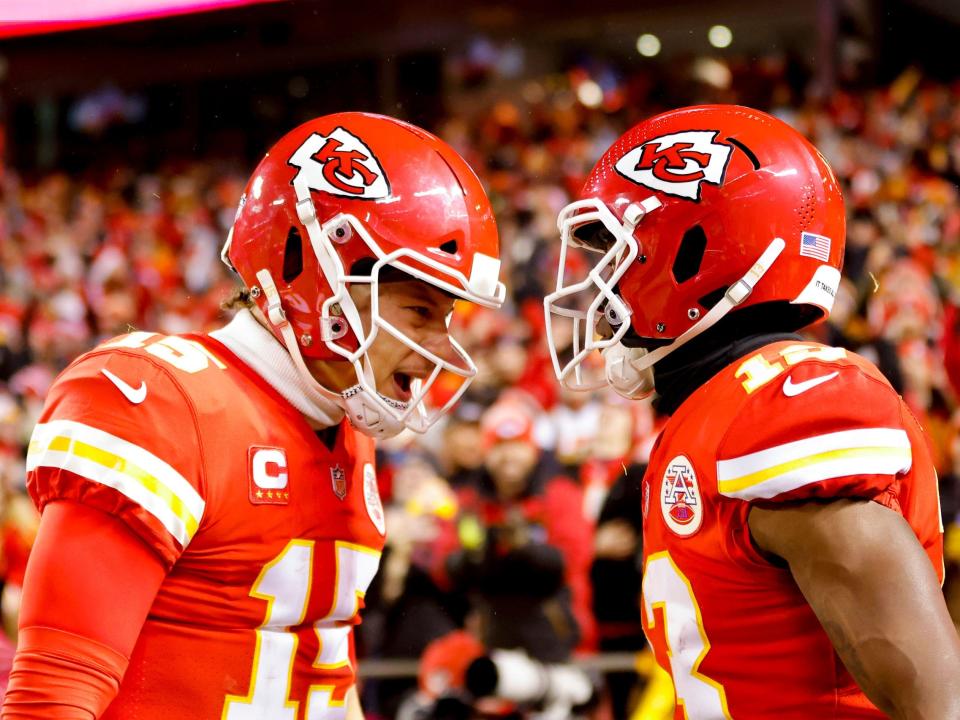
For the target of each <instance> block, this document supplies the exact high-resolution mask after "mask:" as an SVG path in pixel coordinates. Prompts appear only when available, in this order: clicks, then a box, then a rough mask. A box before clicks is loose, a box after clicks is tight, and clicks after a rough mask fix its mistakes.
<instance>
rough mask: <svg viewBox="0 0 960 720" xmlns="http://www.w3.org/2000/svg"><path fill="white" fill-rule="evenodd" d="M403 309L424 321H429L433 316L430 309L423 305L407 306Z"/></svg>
mask: <svg viewBox="0 0 960 720" xmlns="http://www.w3.org/2000/svg"><path fill="white" fill-rule="evenodd" d="M405 309H406V310H409V311H410V312H412V313H415V314H416V315H417V316H418V317H420V318H423V319H424V320H429V319H430V317H431V315H432V314H433V313H431V312H430V308H428V307H426V306H425V305H407V306H406V308H405Z"/></svg>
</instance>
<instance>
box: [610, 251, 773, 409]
mask: <svg viewBox="0 0 960 720" xmlns="http://www.w3.org/2000/svg"><path fill="white" fill-rule="evenodd" d="M785 247H786V243H785V242H784V241H783V240H782V239H781V238H774V239H773V241H772V242H771V243H770V244H769V245H768V246H767V249H766V250H764V251H763V253H762V254H761V255H760V258H759V259H758V260H757V261H756V262H755V263H754V264H753V266H752V267H751V268H750V269H749V270H748V271H747V272H746V274H744V276H743V277H742V278H740V279H739V280H737V281H736V282H735V283H734V284H733V285H731V286H730V287H729V288H727V291H726V292H725V293H724V294H723V298H721V299H720V302H718V303H717V304H716V305H714V306H713V307H712V308H711V309H710V311H709V312H708V313H707V314H706V315H704V316H703V318H701V320H700V322H698V323H695V324H694V325H692V326H691V327H690V328H688V329H687V331H686V332H684V333H682V334H681V335H680V336H679V337H677V338H676V339H675V340H674V341H673V342H672V343H670V344H669V345H663V346H662V347H658V348H656V349H655V350H651V351H647V350H644V349H643V348H628V347H624V346H623V344H622V343H617V344H616V345H614V346H611V347H609V348H607V349H606V350H604V352H603V358H604V366H605V367H604V372H605V376H606V379H607V382H608V383H609V384H610V386H611V387H613V389H614V390H615V391H616V392H617V393H618V394H620V395H623V396H624V397H626V398H629V399H633V400H638V399H641V398H644V397H647V396H648V395H650V393H652V392H653V366H654V364H656V363H657V362H659V361H660V360H662V359H663V358H665V357H666V356H667V355H669V354H670V353H672V352H673V351H674V350H676V349H677V348H679V347H680V346H682V345H685V344H686V343H688V342H690V341H691V340H693V339H694V338H695V337H697V336H698V335H700V334H702V333H704V332H705V331H707V330H709V329H710V328H711V327H713V326H714V325H716V324H717V323H718V322H719V321H720V319H721V318H723V317H724V316H725V315H726V314H727V313H729V312H730V311H731V310H733V309H734V308H735V307H737V306H738V305H740V304H741V303H742V302H743V301H744V300H746V299H747V298H748V297H750V294H751V293H752V292H753V288H754V287H756V285H757V283H758V282H760V278H762V277H763V276H764V275H766V273H767V271H768V270H769V269H770V268H771V266H772V265H773V263H774V262H775V261H776V259H777V258H778V257H779V256H780V253H782V252H783V249H784V248H785Z"/></svg>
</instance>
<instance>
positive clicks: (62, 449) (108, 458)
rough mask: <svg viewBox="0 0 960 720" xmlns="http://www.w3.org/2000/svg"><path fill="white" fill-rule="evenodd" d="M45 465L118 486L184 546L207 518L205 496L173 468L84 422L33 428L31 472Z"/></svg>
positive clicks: (28, 460) (29, 457) (29, 470)
mask: <svg viewBox="0 0 960 720" xmlns="http://www.w3.org/2000/svg"><path fill="white" fill-rule="evenodd" d="M43 467H46V468H58V469H61V470H67V471H69V472H72V473H74V474H76V475H79V476H81V477H84V478H86V479H87V480H90V481H92V482H95V483H99V484H101V485H106V486H107V487H111V488H113V489H114V490H117V491H118V492H120V493H122V494H123V495H125V496H126V497H127V498H129V499H130V500H132V501H133V502H135V503H137V504H138V505H140V506H141V507H142V508H143V509H144V510H146V511H147V512H149V513H150V514H151V515H153V516H154V517H155V518H156V519H157V520H158V521H159V522H160V523H161V524H162V525H163V526H164V528H166V529H167V531H168V532H169V533H170V534H171V535H172V536H173V537H174V538H176V540H177V541H178V542H179V543H180V545H181V547H184V548H185V547H186V546H187V545H188V544H189V543H190V540H191V539H192V538H193V536H194V534H195V533H196V532H197V528H198V526H199V525H200V520H201V519H202V518H203V511H204V506H205V503H204V500H203V498H202V497H200V494H199V493H198V492H197V491H196V490H195V489H194V488H193V486H191V485H190V483H189V482H188V481H187V480H186V478H184V477H183V475H181V474H180V473H179V472H177V471H176V470H175V469H174V468H173V467H171V466H170V465H169V464H167V463H166V462H164V461H163V460H161V459H160V458H159V457H157V456H156V455H154V454H153V453H151V452H149V451H147V450H145V449H144V448H142V447H140V446H139V445H136V444H134V443H131V442H129V441H127V440H124V439H123V438H119V437H117V436H116V435H111V434H110V433H108V432H104V431H103V430H100V429H98V428H95V427H92V426H90V425H86V424H84V423H80V422H76V421H74V420H51V421H50V422H47V423H42V424H39V425H37V426H36V428H34V431H33V436H32V437H31V438H30V445H29V449H28V452H27V472H32V471H34V470H36V469H37V468H43Z"/></svg>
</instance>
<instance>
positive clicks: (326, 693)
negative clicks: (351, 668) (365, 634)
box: [221, 540, 380, 720]
mask: <svg viewBox="0 0 960 720" xmlns="http://www.w3.org/2000/svg"><path fill="white" fill-rule="evenodd" d="M313 553H314V541H313V540H291V541H290V542H289V543H287V546H286V547H285V548H284V549H283V551H282V552H281V553H280V554H279V555H277V556H276V557H275V558H274V559H273V560H271V561H270V562H269V563H267V564H266V565H265V566H264V568H263V570H262V571H261V572H260V576H259V577H258V578H257V581H256V582H255V583H254V584H253V588H252V589H251V590H250V595H251V596H252V597H255V598H259V599H261V600H266V601H267V613H266V617H265V618H264V621H263V624H262V625H261V626H260V628H259V629H258V630H257V644H256V649H255V651H254V653H253V670H252V672H251V674H250V690H249V692H248V693H247V695H246V697H239V696H236V695H228V696H227V697H226V699H225V700H224V703H223V713H222V715H221V718H222V720H296V718H297V710H298V709H299V706H300V703H299V701H298V700H294V699H292V698H291V697H290V685H291V679H292V676H293V664H294V661H295V659H296V654H297V636H296V634H295V633H294V632H291V630H290V628H291V627H296V626H298V625H300V624H302V623H303V619H304V616H305V615H306V612H307V604H308V602H309V600H310V591H311V587H312V584H313ZM336 553H337V569H336V577H337V585H336V587H335V588H334V596H333V602H332V603H331V608H330V612H329V613H327V615H326V616H325V617H324V618H323V619H322V620H318V621H317V622H316V623H314V631H315V632H316V633H317V637H318V639H319V641H320V652H319V653H318V655H317V658H316V660H315V661H314V662H313V665H312V667H313V668H317V669H331V668H338V667H343V666H345V665H348V664H349V663H350V655H349V640H350V626H349V625H347V624H345V622H346V621H348V620H350V619H352V618H353V617H354V616H355V615H356V614H357V610H358V604H359V599H360V598H362V597H363V594H364V593H365V592H366V589H367V586H368V585H369V584H370V582H371V581H372V580H373V576H374V575H376V573H377V567H378V565H379V563H380V553H379V552H377V551H376V550H371V549H370V548H365V547H363V546H361V545H354V544H352V543H348V542H337V543H336ZM333 689H334V688H333V686H332V685H311V686H310V689H309V691H308V693H307V698H306V703H307V705H306V711H305V713H304V717H305V718H306V720H342V719H343V718H345V717H346V716H347V707H346V703H345V702H343V701H335V700H333Z"/></svg>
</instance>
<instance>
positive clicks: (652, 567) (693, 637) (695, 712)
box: [643, 552, 730, 720]
mask: <svg viewBox="0 0 960 720" xmlns="http://www.w3.org/2000/svg"><path fill="white" fill-rule="evenodd" d="M658 607H659V608H662V610H663V624H664V626H665V627H663V628H662V631H663V633H664V635H665V636H666V641H667V653H668V654H669V656H670V674H671V675H672V676H673V686H674V688H675V689H676V693H677V704H678V705H683V709H684V716H685V717H686V718H688V720H723V719H724V718H725V719H726V720H729V719H730V711H729V710H728V709H727V696H726V693H724V690H723V686H722V685H720V683H718V682H717V681H716V680H712V679H710V678H708V677H707V676H706V675H703V674H701V673H700V672H699V671H698V669H699V667H700V663H702V662H703V659H704V658H705V657H706V656H707V653H708V652H710V641H709V640H707V633H706V631H705V630H704V629H703V618H702V617H701V616H700V607H699V605H697V599H696V598H695V597H694V595H693V588H692V587H691V585H690V581H689V580H687V578H686V576H685V575H684V574H683V573H682V572H681V571H680V568H678V567H677V566H676V564H675V563H674V562H673V558H671V557H670V554H669V553H667V552H659V553H655V554H653V555H651V556H650V557H649V558H647V562H646V566H645V568H644V571H643V608H644V611H645V614H646V618H647V628H648V630H652V629H654V628H655V627H656V624H657V623H656V620H655V616H654V612H653V611H654V608H658Z"/></svg>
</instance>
